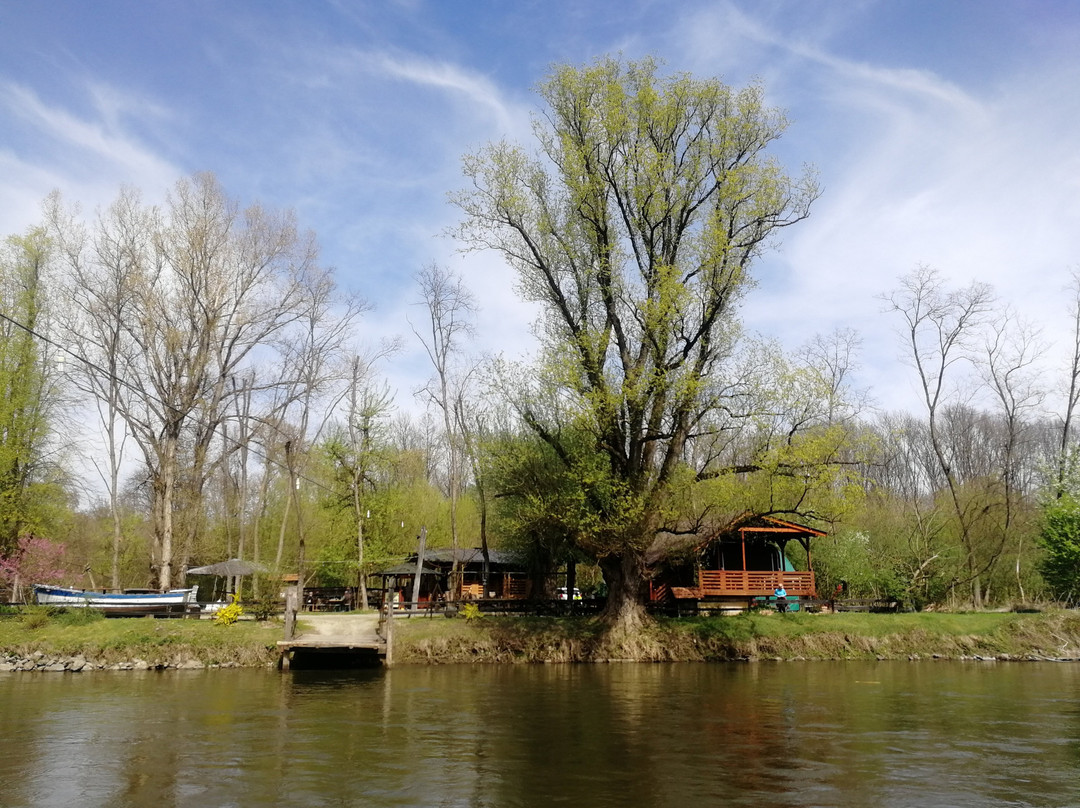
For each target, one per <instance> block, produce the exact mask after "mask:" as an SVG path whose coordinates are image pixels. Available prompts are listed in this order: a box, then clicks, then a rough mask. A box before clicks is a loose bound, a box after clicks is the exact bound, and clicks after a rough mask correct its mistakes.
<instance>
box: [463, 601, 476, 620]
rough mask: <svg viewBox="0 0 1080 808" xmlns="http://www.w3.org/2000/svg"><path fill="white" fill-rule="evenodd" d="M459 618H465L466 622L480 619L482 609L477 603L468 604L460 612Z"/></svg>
mask: <svg viewBox="0 0 1080 808" xmlns="http://www.w3.org/2000/svg"><path fill="white" fill-rule="evenodd" d="M458 616H460V617H464V618H465V620H466V621H470V620H476V619H477V618H479V617H480V607H479V606H478V605H477V604H475V603H466V604H464V605H463V606H462V607H461V609H460V610H459V611H458Z"/></svg>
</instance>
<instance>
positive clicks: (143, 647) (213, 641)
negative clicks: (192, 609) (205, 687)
mask: <svg viewBox="0 0 1080 808" xmlns="http://www.w3.org/2000/svg"><path fill="white" fill-rule="evenodd" d="M280 637H281V627H280V624H274V623H256V622H254V621H241V622H239V623H236V624H235V625H231V626H219V625H215V624H214V623H213V621H208V620H181V619H154V618H105V617H103V616H102V615H101V614H100V613H98V612H95V611H93V610H87V609H70V610H63V609H60V610H58V609H50V608H48V607H27V608H25V609H22V610H21V611H20V614H19V615H17V616H15V617H12V616H7V617H5V618H4V619H3V620H0V653H7V654H12V655H15V656H20V657H25V656H29V655H31V654H33V653H36V652H40V653H44V654H46V655H49V656H65V657H74V656H83V657H85V658H87V659H89V660H94V661H97V662H101V663H105V664H111V663H114V662H122V661H130V660H133V659H143V660H145V661H146V662H148V663H150V664H176V663H179V662H183V661H188V660H197V661H200V662H203V663H204V664H208V665H211V664H218V665H220V664H224V663H233V664H238V665H262V664H269V663H270V662H271V661H273V660H275V659H276V643H277V640H278V639H280Z"/></svg>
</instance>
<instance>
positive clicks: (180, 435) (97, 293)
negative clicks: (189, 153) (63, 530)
mask: <svg viewBox="0 0 1080 808" xmlns="http://www.w3.org/2000/svg"><path fill="white" fill-rule="evenodd" d="M53 220H54V222H55V223H56V229H57V231H58V233H57V238H58V239H61V240H62V241H63V243H64V244H65V245H68V246H67V247H65V251H64V252H65V258H66V260H67V261H68V262H69V264H70V269H71V273H70V275H71V279H72V289H71V295H72V297H73V298H75V299H76V300H77V301H79V306H78V313H79V317H78V318H77V319H76V321H75V322H74V323H73V326H74V327H73V329H72V343H73V345H74V346H75V348H74V349H75V350H76V351H77V352H78V353H79V355H80V357H81V358H82V359H84V360H85V362H84V363H85V365H86V367H88V368H91V369H92V370H93V371H94V372H95V373H98V374H101V376H102V380H101V381H100V382H99V383H98V384H97V385H96V387H95V389H96V390H98V391H99V392H101V393H108V394H110V395H114V398H113V399H111V401H110V407H111V408H113V407H114V408H115V409H114V410H110V413H115V414H116V415H118V416H119V417H120V418H121V419H122V420H123V422H124V424H125V426H126V428H127V430H128V433H129V434H130V435H131V437H132V438H133V440H134V441H135V443H136V444H137V446H138V447H139V449H140V450H141V453H142V456H143V460H144V464H145V469H146V474H147V481H148V485H149V489H150V492H151V503H152V513H153V522H154V538H153V560H152V567H153V571H154V574H155V577H156V579H157V583H158V585H159V586H161V587H162V588H168V587H170V586H172V585H173V583H174V580H175V579H176V578H177V577H182V576H183V574H184V571H185V568H186V564H187V560H188V555H189V553H190V552H191V550H192V547H193V545H194V541H195V537H196V535H197V532H198V530H199V529H200V526H201V524H202V517H201V502H202V494H203V488H204V486H205V483H206V480H207V479H208V476H209V475H210V473H211V471H212V470H213V467H214V465H213V464H214V458H213V457H212V456H211V452H212V449H213V447H214V445H215V438H216V436H218V435H219V434H220V431H219V430H220V427H221V425H222V423H223V422H224V420H225V419H226V418H228V417H230V412H231V410H233V409H234V407H233V401H234V399H235V398H236V397H237V396H238V395H240V394H241V391H242V386H240V387H238V386H237V385H236V384H235V383H234V382H235V380H236V379H237V378H243V377H245V375H246V374H248V373H249V372H250V370H251V369H252V368H253V367H254V366H255V365H256V359H258V364H260V365H274V364H278V363H283V357H286V356H293V355H294V354H295V351H296V349H295V346H296V345H297V344H306V342H305V340H309V339H310V336H311V334H312V333H313V332H314V331H318V332H320V333H321V332H322V330H323V325H324V324H323V320H322V319H321V318H323V317H326V316H328V313H329V303H328V301H330V300H331V299H332V297H333V279H332V276H331V273H329V271H327V270H325V269H324V268H322V267H320V266H319V264H318V261H317V246H316V243H315V239H314V236H313V235H312V234H310V233H304V232H302V231H300V230H298V228H297V226H296V223H295V220H294V217H293V216H292V214H290V213H277V212H273V211H268V210H266V209H264V208H261V207H260V206H258V205H253V206H251V207H248V208H247V209H243V210H242V209H241V208H240V206H239V205H238V204H237V203H236V201H234V200H233V199H231V198H230V197H228V196H227V195H226V194H225V192H224V190H223V189H222V188H221V186H220V185H219V184H218V182H217V180H216V179H215V178H214V177H213V175H211V174H199V175H196V176H194V177H192V178H191V179H184V180H181V181H180V182H178V183H177V184H176V186H175V188H174V190H173V192H172V194H170V195H169V197H168V200H167V202H166V204H165V205H164V206H163V207H162V208H157V207H148V206H146V205H144V204H143V203H142V202H141V201H140V200H139V198H138V195H137V194H136V193H134V192H132V191H125V192H124V193H122V194H121V196H120V199H119V200H118V201H117V203H116V204H114V205H113V206H112V207H110V208H109V209H108V210H107V211H106V212H105V213H103V214H101V215H100V216H99V217H98V219H97V221H96V222H94V223H93V224H91V225H90V226H89V227H88V230H89V233H90V236H89V239H82V240H80V236H81V234H80V233H78V232H72V231H71V230H70V228H71V226H72V222H74V218H73V217H68V216H63V215H56V216H54V218H53ZM116 234H120V235H121V236H122V238H115V235H116ZM103 292H107V294H103ZM350 311H351V310H350ZM313 322H317V323H319V325H318V327H315V326H312V325H311V324H312V323H313ZM337 327H338V326H337V325H333V324H331V325H328V326H326V330H327V331H334V330H335V329H336V328H337ZM284 364H285V366H286V367H287V368H288V367H290V366H289V365H288V364H287V363H284ZM291 367H293V369H295V367H296V366H291ZM305 374H306V375H305V376H304V379H303V380H302V381H301V382H299V383H297V381H296V378H291V379H281V378H280V377H275V374H274V373H272V372H271V373H268V374H267V376H268V378H273V379H274V381H273V382H269V383H268V387H278V386H282V385H284V386H287V387H289V388H290V389H294V388H296V387H297V385H299V387H300V388H301V389H303V390H306V389H307V386H308V385H309V382H310V379H309V376H310V366H305ZM117 379H118V380H120V383H119V384H118V385H117V384H112V381H114V380H117ZM290 383H292V384H290ZM112 417H113V415H112V414H110V418H112ZM290 468H291V467H290Z"/></svg>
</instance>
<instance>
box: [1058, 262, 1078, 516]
mask: <svg viewBox="0 0 1080 808" xmlns="http://www.w3.org/2000/svg"><path fill="white" fill-rule="evenodd" d="M1069 292H1070V294H1071V298H1070V301H1069V302H1070V304H1071V311H1070V314H1071V316H1072V356H1071V357H1070V361H1069V372H1068V378H1069V391H1068V394H1067V395H1066V397H1065V413H1064V415H1063V416H1062V419H1061V444H1060V449H1059V451H1058V459H1057V491H1056V495H1057V498H1058V499H1061V497H1062V496H1064V494H1065V477H1066V473H1067V471H1068V457H1069V450H1070V446H1071V442H1072V421H1073V414H1074V413H1075V412H1076V404H1077V402H1078V401H1080V269H1077V270H1073V273H1072V283H1071V284H1070V285H1069Z"/></svg>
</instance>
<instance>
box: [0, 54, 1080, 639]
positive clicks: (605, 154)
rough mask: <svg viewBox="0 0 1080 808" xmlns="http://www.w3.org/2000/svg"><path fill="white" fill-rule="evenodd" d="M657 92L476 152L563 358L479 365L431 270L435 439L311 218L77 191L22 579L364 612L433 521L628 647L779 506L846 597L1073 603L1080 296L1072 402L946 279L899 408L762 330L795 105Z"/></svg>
mask: <svg viewBox="0 0 1080 808" xmlns="http://www.w3.org/2000/svg"><path fill="white" fill-rule="evenodd" d="M656 69H657V68H656V65H655V64H654V63H652V62H651V61H645V62H642V63H629V64H624V63H622V62H619V61H617V60H611V59H601V60H598V61H597V62H596V63H595V64H593V65H591V66H587V67H584V68H573V67H562V68H557V69H556V70H555V71H553V73H552V74H551V76H550V77H549V78H548V79H547V81H546V82H545V83H544V84H542V85H541V97H542V99H543V100H544V102H545V104H546V113H545V115H546V117H544V119H543V126H542V127H541V128H540V129H538V134H539V137H538V142H539V156H536V155H530V154H528V153H526V152H525V151H524V150H522V149H520V148H518V147H516V146H513V145H511V144H505V143H500V144H493V145H492V146H489V147H488V148H486V149H483V150H481V151H480V152H478V153H477V154H474V155H469V156H467V157H466V160H465V174H466V177H467V179H468V180H469V182H470V183H471V187H470V188H469V189H468V190H466V191H463V192H461V193H460V194H459V195H457V196H456V197H455V199H454V201H455V204H456V205H457V206H458V207H459V208H460V210H461V212H462V215H463V222H462V225H461V228H460V230H459V232H458V236H459V238H460V239H461V240H462V243H463V244H465V245H466V246H467V247H472V248H476V249H494V250H496V251H497V252H499V253H500V254H501V255H502V256H503V257H504V258H505V259H506V261H507V263H508V264H509V265H510V266H511V267H513V268H514V269H515V270H516V271H517V272H518V274H519V280H520V284H519V286H520V289H521V292H522V294H523V295H525V296H526V297H528V298H529V299H530V300H533V301H535V302H536V303H537V304H538V305H539V306H540V309H541V312H542V313H541V316H540V319H539V320H538V323H537V328H536V330H537V336H538V338H539V346H540V350H539V354H538V357H537V359H535V360H534V361H532V362H530V363H528V364H522V363H517V362H515V361H513V358H500V359H497V360H495V359H491V358H487V359H483V360H480V359H477V358H476V357H474V356H472V355H471V353H470V351H471V350H472V345H471V343H470V338H471V335H472V329H473V318H474V315H475V307H476V303H475V300H474V298H473V296H472V294H471V293H470V291H469V290H468V289H467V288H465V286H464V285H463V283H462V281H461V279H460V278H459V277H457V276H456V275H455V274H454V273H452V272H449V271H447V270H445V269H443V268H441V267H438V266H430V267H427V268H425V269H422V270H421V271H419V272H418V273H417V275H416V277H415V281H416V284H417V289H418V296H419V298H420V299H421V300H422V301H423V302H424V304H425V307H424V308H425V316H424V317H423V318H422V320H421V321H420V322H419V323H418V324H415V325H413V334H412V338H413V339H416V340H417V341H418V344H420V345H422V346H423V347H424V349H425V351H426V353H427V356H428V358H429V359H430V362H431V370H432V374H431V377H430V380H429V381H428V383H427V384H426V385H424V386H423V387H422V388H421V389H419V390H416V391H413V392H414V393H415V395H416V397H417V400H418V401H419V402H421V403H422V404H423V405H424V407H425V409H424V410H423V412H424V414H423V415H421V416H410V415H408V414H406V413H403V412H400V411H397V410H396V409H395V407H394V403H393V398H392V395H391V393H390V391H389V390H388V389H387V386H386V384H385V382H384V381H383V380H382V377H381V375H380V367H381V363H383V362H387V361H394V356H395V354H396V352H397V351H398V350H399V348H400V346H401V343H400V341H390V342H387V343H385V344H381V345H377V346H361V345H359V343H358V341H357V337H356V325H357V323H358V322H359V320H360V318H361V317H362V316H363V315H364V313H365V311H366V310H367V308H368V305H367V303H366V302H365V301H363V300H361V299H359V298H357V297H355V296H353V295H351V294H349V293H347V292H346V291H344V290H342V289H341V288H340V287H339V286H338V284H337V280H336V278H335V276H334V273H333V272H332V271H331V270H330V269H328V268H326V267H324V266H323V265H322V264H321V263H320V261H319V255H318V248H317V244H316V241H315V238H314V236H313V235H312V234H310V233H304V232H302V231H301V230H300V229H299V228H298V227H297V225H296V223H295V221H294V219H293V217H292V216H291V214H287V213H281V212H277V211H269V210H266V209H264V208H262V207H260V206H258V205H253V206H250V207H247V208H243V207H241V205H240V204H239V203H238V202H237V201H236V200H234V199H232V198H230V197H229V196H228V195H227V194H226V193H225V192H224V190H223V189H222V188H221V187H220V186H219V185H218V183H217V181H216V180H215V179H214V177H213V176H212V175H208V174H204V175H197V176H195V177H192V178H188V179H184V180H181V181H180V182H179V183H177V185H176V187H175V188H174V189H173V190H172V192H171V193H170V194H169V196H168V197H167V199H166V201H165V202H164V203H163V204H161V205H149V204H147V203H145V202H144V201H143V200H142V199H141V198H140V195H139V194H138V192H136V191H134V190H130V189H128V190H124V191H122V192H121V193H120V194H119V196H118V197H117V199H116V201H115V202H114V203H113V204H112V205H110V206H109V207H107V208H105V209H103V210H101V211H97V212H95V213H94V214H93V215H92V216H89V217H87V216H83V215H81V214H80V213H79V212H78V211H77V210H76V209H73V208H71V207H69V206H68V205H67V204H66V203H65V201H64V200H63V199H62V198H61V197H60V196H59V195H54V196H52V197H50V198H49V199H48V200H47V202H46V204H45V211H44V216H43V220H42V222H41V223H40V225H38V226H36V227H33V228H31V229H29V230H28V231H27V232H26V233H24V234H22V235H18V236H12V237H10V238H9V239H7V241H6V242H5V245H4V250H3V253H2V256H0V293H2V294H0V577H2V578H3V579H4V580H5V581H7V582H8V583H9V584H11V583H14V582H21V583H22V584H24V585H25V584H27V583H32V582H34V580H42V581H44V580H45V579H47V578H50V577H54V578H64V579H65V580H68V581H71V582H74V581H75V579H76V578H80V579H81V582H82V583H86V584H97V585H99V586H100V585H111V586H113V587H119V586H132V585H148V584H149V585H153V586H159V587H163V588H167V587H170V586H175V585H177V584H179V583H181V582H183V580H184V578H185V575H186V571H187V570H188V569H189V568H191V567H193V566H197V565H201V564H204V563H210V562H213V561H218V560H221V559H222V558H224V557H230V556H237V557H241V558H244V559H248V560H252V561H256V562H258V563H259V564H261V565H262V566H264V567H266V568H267V569H268V570H270V571H271V574H272V575H275V576H279V575H281V574H283V573H287V572H299V573H300V574H301V576H302V577H304V578H305V580H309V581H316V582H318V583H323V584H346V583H353V582H362V581H363V580H364V573H369V572H371V571H373V570H376V569H379V568H380V567H383V566H385V565H386V564H388V563H390V562H392V561H394V560H397V559H399V558H400V557H401V556H403V555H404V554H406V553H408V552H410V551H411V550H412V549H413V548H414V547H415V538H416V536H417V534H418V533H419V532H420V529H421V527H426V528H427V530H428V536H429V546H450V547H471V546H482V547H483V548H484V550H485V552H486V551H487V550H488V549H489V548H490V547H498V548H503V549H506V548H513V549H516V550H518V551H519V552H521V553H522V554H523V556H525V557H526V558H528V559H529V561H530V563H531V564H532V565H533V566H534V567H535V569H536V570H537V571H538V572H543V571H545V570H551V569H553V568H554V567H556V566H561V565H562V564H564V563H565V562H566V561H567V560H570V559H573V560H575V561H577V562H579V563H580V565H581V567H580V569H581V570H582V582H583V583H584V584H586V585H588V586H592V585H597V586H599V585H600V582H601V580H602V582H603V586H604V587H606V591H607V594H608V604H609V605H608V613H607V617H608V619H609V621H610V622H611V623H612V624H613V625H620V626H623V627H624V628H632V627H633V626H634V625H635V623H636V622H637V621H639V620H640V617H641V615H642V614H643V613H644V611H643V610H644V602H645V598H646V592H647V582H648V579H649V576H650V575H651V573H652V571H653V570H654V569H655V568H656V567H657V565H659V564H662V563H664V562H665V561H666V560H668V559H670V558H672V557H673V556H674V555H675V554H677V553H679V552H685V548H686V547H687V546H692V541H690V542H689V543H688V539H691V540H692V539H693V537H695V536H704V535H707V534H709V533H710V532H711V531H714V530H715V529H716V528H717V527H718V526H722V525H723V524H724V523H725V520H730V519H732V518H733V517H735V516H736V515H738V514H740V513H743V512H745V511H752V512H755V513H760V514H776V515H783V516H785V517H786V518H791V519H795V520H797V521H805V522H808V523H810V524H813V525H814V526H818V527H821V528H823V529H824V530H826V531H827V532H828V533H829V536H828V538H826V539H824V540H822V541H819V542H818V543H817V544H816V545H815V546H814V548H813V551H814V559H815V568H816V570H817V571H818V574H819V590H821V591H822V593H823V594H824V593H826V592H828V591H831V590H832V589H833V588H835V587H836V586H838V585H840V584H841V582H844V583H846V585H847V591H848V592H849V593H850V594H852V595H859V596H880V597H896V598H901V599H903V600H904V601H906V602H909V603H913V604H915V605H917V606H929V605H938V604H947V605H953V606H960V605H971V606H974V607H977V608H981V607H984V606H987V605H997V604H1007V603H1016V602H1020V603H1023V602H1027V601H1030V600H1033V599H1042V598H1048V597H1054V598H1061V599H1066V600H1072V599H1074V598H1075V597H1076V595H1077V593H1078V592H1080V587H1077V569H1078V567H1080V565H1078V563H1077V562H1078V561H1080V547H1078V546H1077V542H1076V539H1075V538H1074V537H1075V536H1076V535H1080V530H1077V526H1078V525H1080V508H1077V506H1076V504H1075V502H1076V492H1077V491H1080V487H1078V486H1077V483H1076V474H1075V473H1074V469H1073V463H1072V458H1073V456H1074V450H1075V441H1074V439H1073V434H1072V433H1073V427H1072V420H1073V412H1074V410H1075V406H1076V402H1077V400H1078V398H1080V385H1078V381H1080V293H1078V290H1077V288H1075V287H1074V289H1073V292H1072V294H1073V297H1072V303H1073V309H1072V310H1073V313H1074V319H1073V323H1072V325H1073V328H1072V334H1073V337H1074V346H1073V351H1072V363H1071V367H1070V369H1069V370H1068V371H1067V372H1066V373H1064V374H1062V377H1061V380H1060V384H1058V383H1056V382H1055V380H1054V379H1053V377H1048V376H1047V375H1046V374H1045V372H1044V371H1042V372H1040V371H1041V368H1040V366H1039V364H1038V362H1039V359H1040V357H1041V356H1042V354H1043V353H1044V349H1045V346H1043V345H1041V344H1040V342H1039V340H1038V338H1037V336H1036V334H1035V333H1034V331H1033V330H1032V329H1030V328H1028V327H1025V326H1024V325H1023V324H1021V323H1019V322H1018V321H1017V320H1016V318H1015V317H1014V315H1012V314H1011V313H1010V312H1009V311H1008V310H1007V309H1005V308H1003V307H1002V306H1000V304H999V303H998V302H997V301H995V299H994V296H993V292H992V290H991V289H989V288H988V287H986V286H984V285H981V284H973V285H971V286H969V287H967V288H961V289H952V288H949V287H948V286H947V285H945V283H944V282H943V280H942V278H941V277H940V276H939V275H938V274H937V273H935V272H934V271H932V270H929V269H926V268H916V269H915V270H913V271H912V272H911V273H910V274H909V275H908V276H906V277H905V278H903V279H901V280H900V282H899V284H898V286H897V287H896V288H895V289H894V290H892V291H886V292H885V294H883V297H882V302H883V307H884V309H885V312H886V316H888V317H891V318H892V319H893V321H894V322H895V324H896V325H897V327H898V330H899V331H900V333H901V335H902V339H901V342H900V343H899V345H900V346H901V347H903V348H904V350H905V353H906V355H907V357H908V359H909V360H910V362H909V364H910V366H911V371H910V372H911V381H912V382H913V384H914V385H915V387H916V389H917V390H919V391H920V395H921V404H920V407H919V408H918V411H914V412H889V411H888V410H887V408H884V409H875V408H873V407H871V399H870V396H869V394H868V392H867V391H859V390H857V389H854V388H853V387H852V382H851V380H852V378H853V374H854V373H855V371H856V370H857V367H858V352H859V348H860V344H859V338H858V336H857V335H856V334H855V333H853V332H851V331H848V330H840V331H837V332H835V333H833V334H829V335H822V336H818V337H815V338H814V339H813V340H811V341H810V342H809V343H808V344H807V345H806V346H804V347H803V348H801V349H799V350H797V351H794V352H785V351H783V350H781V349H780V348H779V346H777V345H774V344H772V343H770V342H768V341H767V340H762V339H760V338H756V337H754V336H753V335H751V334H748V333H746V331H745V330H744V329H743V328H742V326H741V324H740V323H739V320H738V316H737V312H738V302H739V300H740V299H741V298H742V297H743V296H744V295H745V294H748V293H749V290H750V287H751V286H752V274H751V269H752V267H753V264H754V261H755V260H756V258H757V257H758V256H759V255H760V254H761V252H762V251H763V250H764V249H765V248H766V247H767V246H768V245H769V244H770V243H771V242H772V240H774V239H775V237H776V235H777V233H778V232H779V230H780V229H781V228H783V227H787V226H789V225H793V224H796V223H797V222H799V221H801V220H802V219H803V218H805V217H806V216H807V215H809V211H810V206H811V204H812V203H813V202H814V200H815V199H816V198H817V195H818V193H819V191H818V187H817V184H816V181H815V179H814V177H813V176H812V175H811V174H806V175H803V176H801V177H794V178H792V177H789V176H787V175H786V174H784V172H783V171H782V170H781V169H780V168H779V167H778V166H777V165H776V164H775V162H774V161H773V160H772V159H771V158H770V157H768V154H767V147H768V145H769V144H770V143H771V142H772V141H774V140H775V139H776V138H777V137H779V136H780V134H781V133H782V132H783V130H784V129H785V127H786V120H785V119H784V117H783V114H782V112H779V111H777V110H774V109H770V108H768V107H766V106H765V105H764V103H763V92H762V89H761V88H760V87H759V86H751V87H749V88H744V89H742V90H733V89H731V88H728V87H726V86H724V85H723V84H721V83H720V82H718V81H716V80H712V79H708V80H703V81H701V80H696V79H693V78H692V77H688V76H683V75H676V76H673V77H660V76H658V75H657V74H656ZM544 127H546V129H545V128H544ZM1048 394H1057V395H1058V397H1059V398H1061V399H1062V400H1063V401H1064V402H1065V403H1064V405H1063V406H1062V408H1061V412H1059V413H1057V414H1049V413H1048V412H1047V411H1046V407H1045V400H1046V396H1047V395H1048ZM89 434H95V435H98V436H99V438H98V439H96V440H93V441H89V442H88V441H87V440H86V439H85V436H87V435H89ZM87 474H92V475H93V477H94V478H93V480H87V479H83V477H84V476H85V475H87ZM100 492H105V493H104V494H103V495H102V494H101V493H100ZM61 551H62V552H61ZM31 579H34V580H31ZM361 596H362V597H366V593H364V592H363V591H362V592H361Z"/></svg>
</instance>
